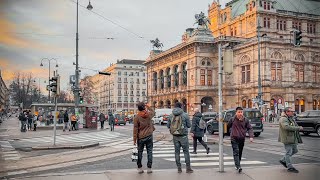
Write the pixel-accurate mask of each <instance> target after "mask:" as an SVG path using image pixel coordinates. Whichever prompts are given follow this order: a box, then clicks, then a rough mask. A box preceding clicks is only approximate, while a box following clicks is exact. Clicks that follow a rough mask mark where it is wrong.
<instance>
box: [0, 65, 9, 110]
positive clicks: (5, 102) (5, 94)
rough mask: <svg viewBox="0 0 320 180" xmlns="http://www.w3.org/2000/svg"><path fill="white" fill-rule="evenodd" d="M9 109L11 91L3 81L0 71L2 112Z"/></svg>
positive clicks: (0, 105) (0, 107) (0, 106)
mask: <svg viewBox="0 0 320 180" xmlns="http://www.w3.org/2000/svg"><path fill="white" fill-rule="evenodd" d="M7 108H9V89H8V88H7V86H6V84H5V82H4V81H3V79H2V75H1V70H0V111H1V110H7Z"/></svg>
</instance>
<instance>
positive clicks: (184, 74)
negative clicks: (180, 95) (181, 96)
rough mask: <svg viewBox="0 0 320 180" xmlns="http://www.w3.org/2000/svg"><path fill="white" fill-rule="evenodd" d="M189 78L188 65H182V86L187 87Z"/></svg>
mask: <svg viewBox="0 0 320 180" xmlns="http://www.w3.org/2000/svg"><path fill="white" fill-rule="evenodd" d="M187 81H188V77H187V63H184V64H183V65H182V84H183V85H187Z"/></svg>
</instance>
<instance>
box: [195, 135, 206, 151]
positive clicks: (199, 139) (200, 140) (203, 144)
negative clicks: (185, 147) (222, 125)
mask: <svg viewBox="0 0 320 180" xmlns="http://www.w3.org/2000/svg"><path fill="white" fill-rule="evenodd" d="M197 141H199V143H201V144H202V146H203V147H204V148H206V149H208V145H207V144H206V143H205V142H204V141H203V140H202V137H193V152H197V145H198V143H197Z"/></svg>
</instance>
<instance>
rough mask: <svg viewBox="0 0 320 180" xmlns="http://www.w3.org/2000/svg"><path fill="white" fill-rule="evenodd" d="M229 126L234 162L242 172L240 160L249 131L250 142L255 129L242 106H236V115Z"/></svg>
mask: <svg viewBox="0 0 320 180" xmlns="http://www.w3.org/2000/svg"><path fill="white" fill-rule="evenodd" d="M229 128H231V134H230V137H231V145H232V150H233V160H234V164H235V167H236V170H237V171H238V172H239V173H241V171H242V168H241V165H240V161H241V157H242V151H243V147H244V142H245V138H246V133H247V132H248V133H249V137H250V142H253V129H252V127H251V124H250V122H249V120H248V119H247V118H245V117H244V116H243V109H242V107H237V108H236V115H235V116H234V117H233V118H232V119H231V120H230V121H229V123H228V129H229Z"/></svg>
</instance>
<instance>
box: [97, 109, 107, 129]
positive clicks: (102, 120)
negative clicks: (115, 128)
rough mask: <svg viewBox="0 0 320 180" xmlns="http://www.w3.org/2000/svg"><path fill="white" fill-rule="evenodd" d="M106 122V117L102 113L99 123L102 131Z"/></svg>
mask: <svg viewBox="0 0 320 180" xmlns="http://www.w3.org/2000/svg"><path fill="white" fill-rule="evenodd" d="M105 120H106V116H105V115H104V114H103V113H102V112H101V113H100V115H99V121H100V125H101V129H104V121H105Z"/></svg>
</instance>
